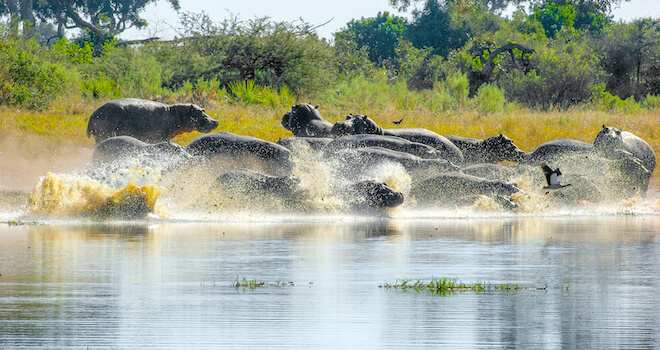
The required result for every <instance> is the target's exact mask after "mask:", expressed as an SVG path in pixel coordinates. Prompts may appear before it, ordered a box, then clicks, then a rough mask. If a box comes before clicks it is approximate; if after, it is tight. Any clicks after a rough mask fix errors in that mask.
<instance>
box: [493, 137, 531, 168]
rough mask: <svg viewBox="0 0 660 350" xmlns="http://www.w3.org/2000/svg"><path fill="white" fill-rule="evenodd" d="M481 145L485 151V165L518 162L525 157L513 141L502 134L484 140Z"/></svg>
mask: <svg viewBox="0 0 660 350" xmlns="http://www.w3.org/2000/svg"><path fill="white" fill-rule="evenodd" d="M483 145H484V147H485V148H486V150H487V151H486V152H484V153H485V157H486V159H485V161H486V162H487V163H497V162H499V161H503V160H508V161H512V162H518V161H521V160H522V159H523V158H524V157H525V152H524V151H522V150H521V149H520V148H518V146H516V144H515V143H513V140H511V139H510V138H508V137H506V136H505V135H502V134H499V135H495V136H491V137H489V138H487V139H484V141H483Z"/></svg>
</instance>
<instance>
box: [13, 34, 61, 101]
mask: <svg viewBox="0 0 660 350" xmlns="http://www.w3.org/2000/svg"><path fill="white" fill-rule="evenodd" d="M43 54H44V50H43V49H42V48H40V47H39V46H38V45H37V44H36V42H27V43H18V42H15V41H11V40H8V41H6V42H4V43H0V104H6V105H9V106H18V107H24V108H29V109H44V108H47V107H48V106H49V105H50V103H51V101H52V100H53V99H55V97H57V96H58V95H59V94H60V93H61V92H62V91H63V90H64V87H65V86H66V75H65V73H64V67H62V66H61V65H58V64H55V63H50V62H48V61H46V60H44V59H42V58H41V57H40V56H41V55H43Z"/></svg>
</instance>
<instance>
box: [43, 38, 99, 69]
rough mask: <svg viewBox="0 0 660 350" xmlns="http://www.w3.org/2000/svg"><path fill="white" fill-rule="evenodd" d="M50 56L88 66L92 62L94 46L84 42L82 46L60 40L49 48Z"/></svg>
mask: <svg viewBox="0 0 660 350" xmlns="http://www.w3.org/2000/svg"><path fill="white" fill-rule="evenodd" d="M50 53H51V55H54V56H55V57H59V58H64V59H66V60H68V61H70V62H72V63H79V64H89V63H92V61H93V60H94V57H93V53H94V45H92V43H90V42H85V43H84V44H83V45H82V46H80V45H78V44H76V43H73V42H71V41H69V39H67V38H62V39H60V40H58V41H57V42H55V45H53V46H51V47H50Z"/></svg>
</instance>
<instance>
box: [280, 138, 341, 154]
mask: <svg viewBox="0 0 660 350" xmlns="http://www.w3.org/2000/svg"><path fill="white" fill-rule="evenodd" d="M332 140H333V139H332V138H329V137H283V138H280V139H279V140H277V142H276V143H277V144H278V145H280V146H284V147H286V148H287V149H289V150H290V151H293V150H294V149H297V148H299V147H300V146H302V145H305V146H307V147H309V148H310V149H311V150H313V151H320V150H322V149H323V147H325V145H327V144H328V143H330V141H332Z"/></svg>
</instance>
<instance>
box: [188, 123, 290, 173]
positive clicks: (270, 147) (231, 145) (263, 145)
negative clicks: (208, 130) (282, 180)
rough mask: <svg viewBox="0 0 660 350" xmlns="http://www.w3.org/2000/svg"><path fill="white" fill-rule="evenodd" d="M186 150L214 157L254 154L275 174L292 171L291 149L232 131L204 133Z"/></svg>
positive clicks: (236, 156)
mask: <svg viewBox="0 0 660 350" xmlns="http://www.w3.org/2000/svg"><path fill="white" fill-rule="evenodd" d="M186 150H187V151H188V152H189V153H190V154H192V155H193V156H199V157H203V158H212V157H215V156H227V157H233V158H237V159H238V158H242V157H249V156H253V157H256V158H257V159H259V160H261V161H262V162H264V164H266V165H267V167H268V168H269V169H270V170H271V171H272V172H273V173H275V174H288V173H290V172H291V169H292V167H293V165H292V164H291V159H290V157H291V151H289V150H288V149H286V148H285V147H283V146H280V145H278V144H275V143H273V142H270V141H265V140H261V139H258V138H256V137H252V136H243V135H237V134H233V133H230V132H224V131H223V132H217V133H213V134H207V135H202V136H199V137H197V138H195V139H194V140H192V141H191V142H190V144H188V146H186Z"/></svg>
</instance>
